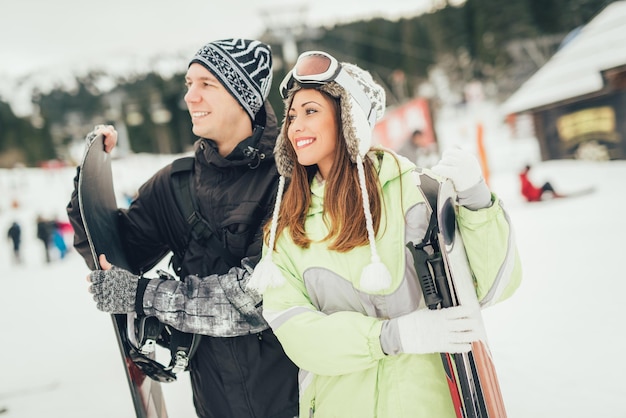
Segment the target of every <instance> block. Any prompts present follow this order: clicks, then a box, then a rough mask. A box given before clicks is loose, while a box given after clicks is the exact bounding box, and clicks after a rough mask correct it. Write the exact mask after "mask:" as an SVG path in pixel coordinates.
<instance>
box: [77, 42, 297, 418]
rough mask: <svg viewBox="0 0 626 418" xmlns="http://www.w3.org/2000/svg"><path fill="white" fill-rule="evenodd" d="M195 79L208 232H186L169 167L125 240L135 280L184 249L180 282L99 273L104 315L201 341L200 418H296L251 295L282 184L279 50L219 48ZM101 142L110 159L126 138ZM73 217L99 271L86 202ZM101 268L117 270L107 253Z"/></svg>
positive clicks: (126, 225) (210, 49)
mask: <svg viewBox="0 0 626 418" xmlns="http://www.w3.org/2000/svg"><path fill="white" fill-rule="evenodd" d="M185 80H186V85H187V93H186V95H185V102H186V103H187V107H188V110H189V113H190V115H191V119H192V124H193V132H194V134H195V135H197V136H199V137H200V139H198V140H197V141H196V143H195V146H194V150H195V156H194V161H193V162H194V164H193V174H192V178H191V184H192V185H193V187H194V189H195V195H196V196H197V206H198V211H199V213H200V215H201V216H202V217H203V218H204V221H203V224H204V225H205V226H207V228H208V230H209V231H210V234H209V235H208V236H200V235H197V234H192V235H188V234H187V230H188V225H187V221H186V219H185V217H184V216H183V215H182V214H181V212H180V210H179V209H178V206H177V202H176V200H175V191H174V189H173V182H172V179H171V175H172V172H173V171H175V170H176V168H174V167H173V165H172V164H170V165H168V166H166V167H164V168H163V169H161V170H160V171H159V172H157V173H156V174H155V175H154V176H153V177H152V178H151V179H150V180H148V181H147V182H146V183H145V184H144V185H143V186H142V187H141V188H140V189H139V192H138V194H137V196H136V197H135V199H134V200H133V201H132V203H131V204H130V206H129V208H128V209H126V210H123V209H120V210H119V213H120V234H121V238H122V241H123V243H124V245H125V249H126V255H127V256H128V259H129V262H130V264H131V266H132V273H134V274H141V273H143V272H146V271H148V270H149V269H151V268H152V267H153V266H154V265H155V264H156V263H157V262H158V261H159V260H161V259H162V258H163V257H164V256H165V255H166V254H167V253H168V252H169V251H171V250H172V251H174V250H175V249H177V248H181V247H184V248H185V251H184V255H183V256H182V260H180V262H179V263H176V264H178V265H179V268H178V269H177V273H178V274H179V277H180V278H181V279H182V280H181V281H178V280H167V279H164V278H158V279H145V278H139V277H138V276H135V275H134V274H132V273H131V272H127V271H125V270H122V269H119V268H115V267H113V268H112V269H108V270H106V271H94V272H92V273H91V274H90V276H89V279H90V280H91V282H92V285H91V287H90V291H91V292H92V293H94V299H95V300H96V302H97V306H98V308H99V309H101V310H103V311H106V312H110V313H126V312H138V313H139V314H145V315H152V316H156V317H157V318H158V319H159V320H160V321H161V322H163V323H165V324H167V325H170V326H173V327H174V328H175V329H177V330H180V331H183V332H187V333H195V334H202V337H201V339H200V343H199V345H198V347H197V350H196V351H195V354H194V355H193V356H192V358H191V364H190V376H191V383H192V390H193V399H194V405H195V408H196V412H197V414H198V416H199V417H202V418H208V417H211V418H213V417H219V418H229V417H233V418H238V417H246V418H247V417H259V418H262V417H276V418H282V417H293V416H295V415H297V410H298V409H297V408H298V394H297V368H296V366H295V365H293V363H292V362H291V361H290V360H289V359H288V358H287V356H286V355H285V353H284V352H283V350H282V347H281V346H280V344H279V343H278V340H277V339H276V337H275V336H274V333H273V332H272V330H271V329H269V327H268V325H267V323H266V322H265V320H264V319H263V318H262V315H261V307H260V305H261V303H260V302H261V301H260V297H259V296H258V295H257V294H253V293H251V292H247V291H245V289H246V286H245V285H246V283H247V282H248V280H249V276H250V274H251V272H252V271H253V266H254V265H256V263H257V262H258V260H259V259H260V256H261V247H262V231H261V229H262V224H263V223H264V221H265V220H266V219H267V218H269V216H270V215H271V213H270V211H271V209H272V207H273V203H274V199H275V197H276V186H277V181H278V175H277V170H276V165H275V163H274V156H273V148H274V143H275V139H276V137H277V133H278V132H277V126H276V116H275V114H274V112H273V109H272V108H271V105H270V104H269V102H267V101H266V99H267V96H268V93H269V89H270V87H271V81H272V56H271V51H270V48H269V46H267V45H265V44H263V43H261V42H258V41H253V40H244V39H227V40H220V41H214V42H209V43H208V44H206V45H205V46H203V47H202V48H201V49H200V50H199V51H198V52H197V53H196V55H195V56H194V57H193V58H192V60H191V62H190V64H189V67H188V70H187V74H186V77H185ZM98 133H102V134H104V135H105V149H106V150H107V151H109V152H110V150H111V149H112V148H113V147H114V146H115V143H116V141H117V133H116V132H115V130H114V129H113V128H112V127H111V126H108V127H100V128H97V129H96V131H95V132H93V133H92V134H90V135H91V136H93V137H95V134H98ZM78 175H80V173H79V174H78ZM77 177H78V176H77ZM76 181H77V178H76V179H75V182H76ZM68 214H69V216H70V219H71V220H72V224H73V226H74V229H75V231H76V234H75V247H76V249H77V250H78V251H79V252H80V253H81V254H82V255H83V257H84V258H85V260H86V261H87V262H88V264H89V263H92V262H91V261H90V260H89V259H90V256H89V248H88V245H87V242H86V236H85V233H84V229H83V226H82V224H81V222H80V212H79V205H78V202H77V198H76V193H74V194H73V195H72V200H71V202H70V204H69V205H68ZM188 237H189V240H188V241H187V239H188ZM229 260H230V261H229ZM232 260H236V262H235V261H232ZM101 264H102V265H103V267H104V268H110V264H108V262H107V261H106V259H105V257H103V256H101ZM90 267H92V269H93V268H94V266H93V265H91V266H90ZM120 288H124V289H131V291H130V292H128V291H120Z"/></svg>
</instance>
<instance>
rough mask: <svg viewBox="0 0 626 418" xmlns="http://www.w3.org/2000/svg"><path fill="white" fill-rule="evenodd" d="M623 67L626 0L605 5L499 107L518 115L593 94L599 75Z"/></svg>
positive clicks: (625, 60)
mask: <svg viewBox="0 0 626 418" xmlns="http://www.w3.org/2000/svg"><path fill="white" fill-rule="evenodd" d="M624 64H626V1H624V0H622V1H616V2H614V3H611V4H609V5H608V6H607V7H606V8H605V9H604V10H602V11H601V12H600V13H599V14H598V15H597V16H596V17H595V18H593V19H592V20H591V21H590V22H589V23H588V24H587V25H585V26H584V27H583V28H582V30H581V31H580V32H579V33H578V35H577V36H576V37H575V38H574V39H572V40H571V41H570V42H569V43H567V44H566V45H565V46H564V47H563V48H562V49H560V50H559V51H558V52H557V53H556V54H554V56H553V57H552V58H550V60H549V61H548V62H547V63H546V64H545V65H544V66H543V67H541V68H540V69H539V71H537V72H536V73H535V74H534V75H533V76H532V77H530V78H529V79H528V80H527V81H526V82H525V83H524V84H522V86H521V87H520V88H519V89H518V90H517V91H516V92H515V93H513V95H511V97H509V98H508V99H507V100H506V101H505V102H504V104H503V105H502V110H503V111H504V112H505V113H506V114H512V113H519V112H523V111H526V110H530V109H534V108H537V107H541V106H544V105H548V104H551V103H557V102H560V101H562V100H567V99H571V98H574V97H579V96H582V95H586V94H590V93H594V92H597V91H599V90H601V89H602V87H603V86H604V81H603V79H602V74H601V72H602V71H604V70H608V69H611V68H614V67H618V66H621V65H624Z"/></svg>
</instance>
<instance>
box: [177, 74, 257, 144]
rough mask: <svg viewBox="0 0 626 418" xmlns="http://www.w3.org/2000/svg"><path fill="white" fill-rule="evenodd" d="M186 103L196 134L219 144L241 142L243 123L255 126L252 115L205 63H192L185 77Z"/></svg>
mask: <svg viewBox="0 0 626 418" xmlns="http://www.w3.org/2000/svg"><path fill="white" fill-rule="evenodd" d="M185 84H186V85H187V94H185V103H187V108H188V110H189V114H190V115H191V123H192V124H193V129H192V131H193V133H194V134H195V135H197V136H199V137H202V138H207V139H212V140H214V141H215V142H216V143H218V144H224V143H227V142H232V141H237V142H239V141H241V140H243V139H244V138H245V137H246V136H245V135H244V136H242V137H240V136H241V135H242V134H241V129H242V126H246V127H247V128H248V129H251V126H252V125H251V121H250V117H249V116H248V114H247V113H246V111H245V110H244V109H243V107H241V106H240V105H239V103H238V102H237V101H236V100H235V98H234V97H233V96H232V95H231V94H230V93H229V92H228V90H226V88H225V87H224V86H223V85H222V83H220V82H219V81H218V80H217V78H215V76H214V75H213V74H211V72H210V71H209V70H207V69H206V68H205V67H204V66H202V65H200V64H197V63H194V64H191V66H190V67H189V69H188V70H187V75H186V76H185Z"/></svg>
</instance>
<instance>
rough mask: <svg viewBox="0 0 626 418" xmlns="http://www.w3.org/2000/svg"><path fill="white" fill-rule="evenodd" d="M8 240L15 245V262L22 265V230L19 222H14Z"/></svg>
mask: <svg viewBox="0 0 626 418" xmlns="http://www.w3.org/2000/svg"><path fill="white" fill-rule="evenodd" d="M7 238H8V239H10V240H11V243H12V244H13V261H15V264H21V263H22V257H21V256H20V246H21V244H22V228H21V227H20V224H19V223H17V222H13V223H12V224H11V226H10V227H9V230H8V231H7Z"/></svg>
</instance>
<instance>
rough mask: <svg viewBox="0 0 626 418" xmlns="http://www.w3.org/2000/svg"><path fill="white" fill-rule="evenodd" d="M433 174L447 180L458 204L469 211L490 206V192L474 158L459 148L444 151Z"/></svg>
mask: <svg viewBox="0 0 626 418" xmlns="http://www.w3.org/2000/svg"><path fill="white" fill-rule="evenodd" d="M432 171H433V172H434V173H435V174H438V175H440V176H442V177H447V178H449V179H450V180H451V181H452V183H453V184H454V188H455V189H456V191H457V193H458V199H459V204H460V205H463V206H465V207H467V208H469V209H471V210H478V209H482V208H486V207H489V206H491V191H490V190H489V187H487V184H486V183H485V180H484V179H483V172H482V169H481V167H480V164H479V163H478V160H477V159H476V157H474V155H473V154H471V153H469V152H467V151H464V150H462V149H461V148H452V149H450V150H446V151H445V152H444V153H443V156H442V157H441V161H439V162H438V163H437V165H435V166H434V167H433V168H432Z"/></svg>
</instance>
